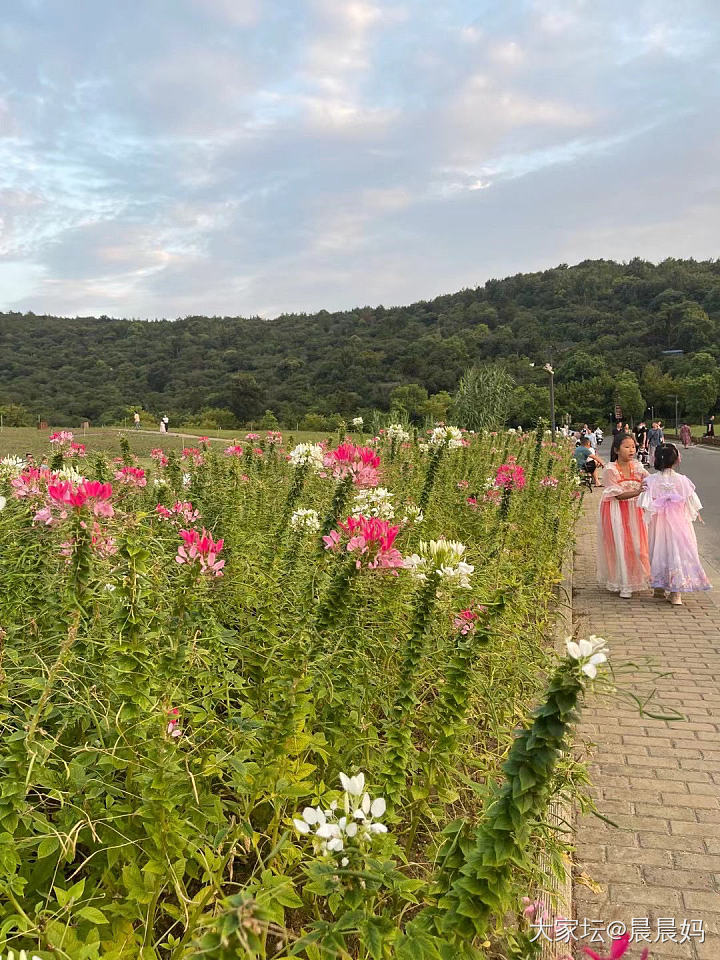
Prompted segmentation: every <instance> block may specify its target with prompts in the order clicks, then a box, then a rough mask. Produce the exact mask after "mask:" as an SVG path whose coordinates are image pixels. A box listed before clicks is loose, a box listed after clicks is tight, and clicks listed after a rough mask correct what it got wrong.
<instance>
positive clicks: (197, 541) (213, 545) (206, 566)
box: [175, 527, 225, 577]
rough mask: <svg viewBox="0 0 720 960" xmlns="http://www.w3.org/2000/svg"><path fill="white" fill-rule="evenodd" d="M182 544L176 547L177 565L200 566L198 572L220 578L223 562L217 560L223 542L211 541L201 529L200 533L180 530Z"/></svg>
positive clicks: (204, 530) (205, 531)
mask: <svg viewBox="0 0 720 960" xmlns="http://www.w3.org/2000/svg"><path fill="white" fill-rule="evenodd" d="M180 536H181V537H182V539H183V543H181V544H180V546H179V547H178V552H177V556H176V557H175V560H176V561H177V562H178V563H181V564H182V563H195V562H196V561H197V562H198V563H199V565H200V572H201V573H207V574H210V575H214V576H216V577H221V576H222V575H223V573H222V568H223V567H224V566H225V561H224V560H218V559H217V557H218V554H219V553H220V551H221V550H222V548H223V543H224V541H223V540H213V538H212V537H211V536H210V534H209V533H208V532H207V530H206V529H205V528H204V527H203V531H202V533H198V532H197V530H181V531H180Z"/></svg>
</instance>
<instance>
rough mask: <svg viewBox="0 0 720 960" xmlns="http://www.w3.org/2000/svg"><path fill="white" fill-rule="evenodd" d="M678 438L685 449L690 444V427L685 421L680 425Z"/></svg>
mask: <svg viewBox="0 0 720 960" xmlns="http://www.w3.org/2000/svg"><path fill="white" fill-rule="evenodd" d="M680 439H681V441H682V445H683V446H684V447H685V449H686V450H687V448H688V447H689V446H692V433H691V432H690V427H689V426H688V425H687V424H686V423H683V425H682V426H681V427H680Z"/></svg>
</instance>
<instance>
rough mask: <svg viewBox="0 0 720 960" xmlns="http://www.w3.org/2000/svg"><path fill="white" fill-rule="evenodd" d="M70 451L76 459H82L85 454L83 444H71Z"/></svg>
mask: <svg viewBox="0 0 720 960" xmlns="http://www.w3.org/2000/svg"><path fill="white" fill-rule="evenodd" d="M70 450H71V451H72V453H74V454H75V456H76V457H84V456H86V454H85V444H84V443H75V442H73V443H71V444H70Z"/></svg>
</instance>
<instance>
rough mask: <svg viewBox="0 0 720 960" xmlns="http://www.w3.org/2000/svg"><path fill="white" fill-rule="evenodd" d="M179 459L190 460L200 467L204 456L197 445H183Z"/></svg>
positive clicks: (203, 461)
mask: <svg viewBox="0 0 720 960" xmlns="http://www.w3.org/2000/svg"><path fill="white" fill-rule="evenodd" d="M180 459H181V460H192V462H193V463H194V464H195V466H196V467H201V466H202V465H203V464H204V463H205V457H204V456H203V455H202V453H201V452H200V451H199V450H198V448H197V447H183V451H182V453H181V454H180Z"/></svg>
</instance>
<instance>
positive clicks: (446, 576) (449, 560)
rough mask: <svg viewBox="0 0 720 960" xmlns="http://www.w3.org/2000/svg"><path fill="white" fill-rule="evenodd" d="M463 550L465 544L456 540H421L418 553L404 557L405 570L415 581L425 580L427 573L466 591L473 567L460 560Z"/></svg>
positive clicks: (463, 553)
mask: <svg viewBox="0 0 720 960" xmlns="http://www.w3.org/2000/svg"><path fill="white" fill-rule="evenodd" d="M465 549H466V548H465V544H464V543H458V541H457V540H445V539H444V538H440V539H439V540H427V541H426V540H421V541H420V553H413V554H412V555H411V556H409V557H406V558H405V568H406V569H407V570H410V571H411V572H412V574H413V576H414V577H415V578H416V579H417V580H427V575H428V573H431V572H434V573H435V574H437V576H438V577H439V578H440V579H441V580H447V581H449V582H450V583H453V584H456V585H457V586H458V587H462V588H463V589H465V590H467V589H469V587H470V574H471V573H472V572H473V571H474V570H475V567H474V566H472V564H469V563H466V562H465V561H464V560H463V559H462V558H463V556H464V555H465Z"/></svg>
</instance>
